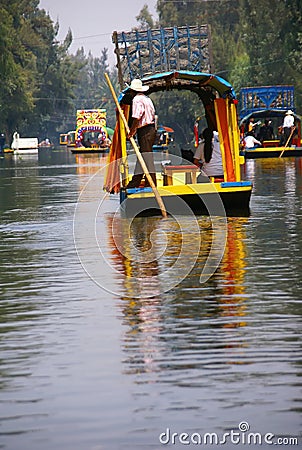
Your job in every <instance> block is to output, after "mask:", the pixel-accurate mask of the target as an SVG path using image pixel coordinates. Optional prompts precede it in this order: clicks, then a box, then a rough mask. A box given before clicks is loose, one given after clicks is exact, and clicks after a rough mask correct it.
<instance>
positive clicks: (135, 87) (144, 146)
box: [127, 78, 156, 188]
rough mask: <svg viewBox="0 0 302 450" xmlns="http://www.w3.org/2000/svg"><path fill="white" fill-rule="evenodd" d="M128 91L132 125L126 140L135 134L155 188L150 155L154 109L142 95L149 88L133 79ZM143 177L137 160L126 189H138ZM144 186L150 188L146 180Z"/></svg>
mask: <svg viewBox="0 0 302 450" xmlns="http://www.w3.org/2000/svg"><path fill="white" fill-rule="evenodd" d="M130 89H131V91H132V94H133V99H132V125H131V127H130V132H129V134H128V138H130V137H133V136H134V135H135V134H137V141H138V145H139V150H140V152H141V153H142V156H143V158H144V160H145V163H146V166H147V168H148V171H149V173H150V176H151V178H152V180H153V182H154V184H155V186H156V173H155V166H154V160H153V154H152V147H153V144H154V142H155V137H156V129H155V107H154V104H153V102H152V100H151V98H150V97H148V96H147V95H145V94H144V92H146V91H147V90H148V89H149V86H144V85H143V83H142V81H141V80H140V79H138V78H135V79H133V80H132V81H131V84H130ZM143 176H144V172H143V169H142V167H141V164H140V162H139V161H138V160H137V161H136V165H135V168H134V174H133V177H132V180H131V181H130V182H129V183H128V185H127V188H135V187H139V185H140V183H141V180H142V178H143ZM146 186H150V184H149V182H148V180H145V187H146Z"/></svg>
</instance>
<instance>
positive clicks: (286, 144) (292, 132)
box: [279, 127, 296, 158]
mask: <svg viewBox="0 0 302 450" xmlns="http://www.w3.org/2000/svg"><path fill="white" fill-rule="evenodd" d="M295 129H296V127H293V129H292V131H291V133H290V135H289V137H288V139H287V141H286V143H285V145H284V149H283V150H282V152H281V153H280V155H279V158H281V156H282V155H283V153H284V151H285V149H286V147H287V146H288V143H289V141H290V139H291V137H292V135H293V134H294V131H295Z"/></svg>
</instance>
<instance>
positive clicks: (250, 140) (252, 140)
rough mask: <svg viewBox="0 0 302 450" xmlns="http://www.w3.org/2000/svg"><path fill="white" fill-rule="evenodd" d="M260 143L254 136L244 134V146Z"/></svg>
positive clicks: (248, 146)
mask: <svg viewBox="0 0 302 450" xmlns="http://www.w3.org/2000/svg"><path fill="white" fill-rule="evenodd" d="M256 144H258V145H261V142H260V141H258V140H257V139H256V138H254V136H245V138H244V146H245V148H254V147H255V145H256Z"/></svg>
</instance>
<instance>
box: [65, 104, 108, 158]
mask: <svg viewBox="0 0 302 450" xmlns="http://www.w3.org/2000/svg"><path fill="white" fill-rule="evenodd" d="M110 144H111V141H110V139H109V138H108V132H107V129H106V110H105V109H79V110H77V118H76V131H75V146H74V147H73V148H72V149H71V152H72V153H85V154H86V153H106V152H108V151H109V147H110Z"/></svg>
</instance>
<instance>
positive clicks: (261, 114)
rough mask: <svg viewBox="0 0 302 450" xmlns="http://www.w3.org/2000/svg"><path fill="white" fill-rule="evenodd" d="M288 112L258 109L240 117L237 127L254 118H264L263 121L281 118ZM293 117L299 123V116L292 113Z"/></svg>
mask: <svg viewBox="0 0 302 450" xmlns="http://www.w3.org/2000/svg"><path fill="white" fill-rule="evenodd" d="M287 111H288V109H280V108H278V109H273V108H272V109H259V110H257V111H253V112H251V113H249V114H247V115H246V116H244V117H242V119H241V120H240V123H239V125H242V124H244V123H245V122H247V121H248V120H249V119H250V118H251V117H254V118H255V119H256V118H259V119H261V118H265V119H271V118H273V117H276V118H277V117H280V118H283V117H284V115H285V113H286V112H287ZM293 116H294V117H295V119H296V120H298V121H299V122H301V116H299V115H298V114H296V113H293Z"/></svg>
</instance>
